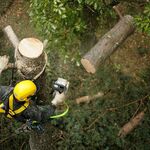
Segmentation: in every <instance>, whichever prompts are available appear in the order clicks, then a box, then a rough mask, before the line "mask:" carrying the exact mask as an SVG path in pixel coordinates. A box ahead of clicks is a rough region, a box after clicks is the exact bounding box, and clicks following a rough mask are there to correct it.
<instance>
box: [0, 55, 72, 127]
mask: <svg viewBox="0 0 150 150" xmlns="http://www.w3.org/2000/svg"><path fill="white" fill-rule="evenodd" d="M7 64H8V57H7V56H1V57H0V74H1V72H2V71H3V70H4V69H6V68H7ZM68 86H69V82H68V81H67V80H65V79H62V78H58V80H57V81H56V82H55V83H54V85H53V89H54V93H55V95H54V99H53V100H52V102H51V104H52V105H45V106H39V105H36V103H35V102H34V97H35V95H36V92H37V86H36V84H35V83H34V82H33V81H31V80H23V81H21V82H19V83H17V84H16V85H15V86H14V87H10V86H0V101H1V102H2V103H1V104H0V112H1V113H4V114H5V115H6V117H7V118H11V119H12V118H13V119H15V120H17V121H19V122H23V123H26V122H27V121H28V123H29V122H30V125H31V128H32V122H36V123H38V124H41V123H44V122H47V121H48V120H49V119H50V117H51V116H54V112H55V110H56V107H57V106H58V105H59V104H61V103H63V102H64V100H65V95H66V92H67V90H68ZM34 127H35V126H34Z"/></svg>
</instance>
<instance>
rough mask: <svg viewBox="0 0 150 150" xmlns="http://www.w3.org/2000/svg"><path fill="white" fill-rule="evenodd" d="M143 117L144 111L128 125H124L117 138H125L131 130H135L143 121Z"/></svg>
mask: <svg viewBox="0 0 150 150" xmlns="http://www.w3.org/2000/svg"><path fill="white" fill-rule="evenodd" d="M144 115H145V111H141V112H140V113H138V114H137V115H136V116H135V117H134V118H132V119H131V120H130V121H129V122H128V123H126V124H125V125H124V126H123V127H122V128H121V129H120V131H119V133H118V136H119V137H125V136H126V135H127V134H129V133H130V132H131V131H133V129H135V128H136V127H137V126H138V125H139V124H140V123H141V121H142V120H143V118H144Z"/></svg>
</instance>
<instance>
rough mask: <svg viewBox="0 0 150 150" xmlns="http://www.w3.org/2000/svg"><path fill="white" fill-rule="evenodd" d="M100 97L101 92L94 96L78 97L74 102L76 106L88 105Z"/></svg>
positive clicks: (102, 94)
mask: <svg viewBox="0 0 150 150" xmlns="http://www.w3.org/2000/svg"><path fill="white" fill-rule="evenodd" d="M102 96H104V93H103V92H98V93H97V94H96V95H92V96H90V95H88V96H82V97H79V98H77V99H76V100H75V101H76V103H77V104H80V103H89V102H90V101H91V100H94V99H96V98H99V97H102Z"/></svg>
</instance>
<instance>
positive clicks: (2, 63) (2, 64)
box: [0, 55, 9, 74]
mask: <svg viewBox="0 0 150 150" xmlns="http://www.w3.org/2000/svg"><path fill="white" fill-rule="evenodd" d="M8 62H9V57H8V56H6V55H4V56H0V74H1V72H2V71H3V70H4V69H6V68H7V64H8Z"/></svg>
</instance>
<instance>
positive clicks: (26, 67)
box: [4, 27, 54, 150]
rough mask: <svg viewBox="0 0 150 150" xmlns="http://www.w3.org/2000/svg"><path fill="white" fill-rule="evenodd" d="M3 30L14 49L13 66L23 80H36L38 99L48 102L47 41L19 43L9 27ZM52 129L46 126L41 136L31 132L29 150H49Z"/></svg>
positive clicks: (34, 40)
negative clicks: (46, 74) (45, 49)
mask: <svg viewBox="0 0 150 150" xmlns="http://www.w3.org/2000/svg"><path fill="white" fill-rule="evenodd" d="M7 29H8V30H6V28H5V29H4V32H5V33H6V35H7V36H8V38H9V40H10V42H11V43H12V44H13V46H14V48H15V66H16V67H17V70H18V72H19V74H20V76H21V77H22V78H23V79H31V80H36V83H38V85H39V86H40V92H38V93H39V94H38V99H42V101H43V102H46V100H48V98H47V97H48V96H46V92H45V91H46V88H47V87H46V78H45V72H44V70H45V67H46V63H47V55H46V53H45V52H44V51H43V48H44V47H45V46H46V43H47V41H45V42H44V44H43V43H42V42H41V41H39V40H38V39H35V38H25V39H23V40H21V41H20V42H19V40H18V38H17V36H16V35H15V33H14V31H13V30H12V28H11V27H9V28H7ZM53 131H54V129H53V130H52V127H51V125H50V124H46V126H45V132H44V133H43V134H37V133H36V132H34V131H33V132H32V133H31V134H30V140H29V144H30V148H31V150H42V149H44V150H46V149H48V150H51V149H52V145H51V139H52V132H53Z"/></svg>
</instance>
